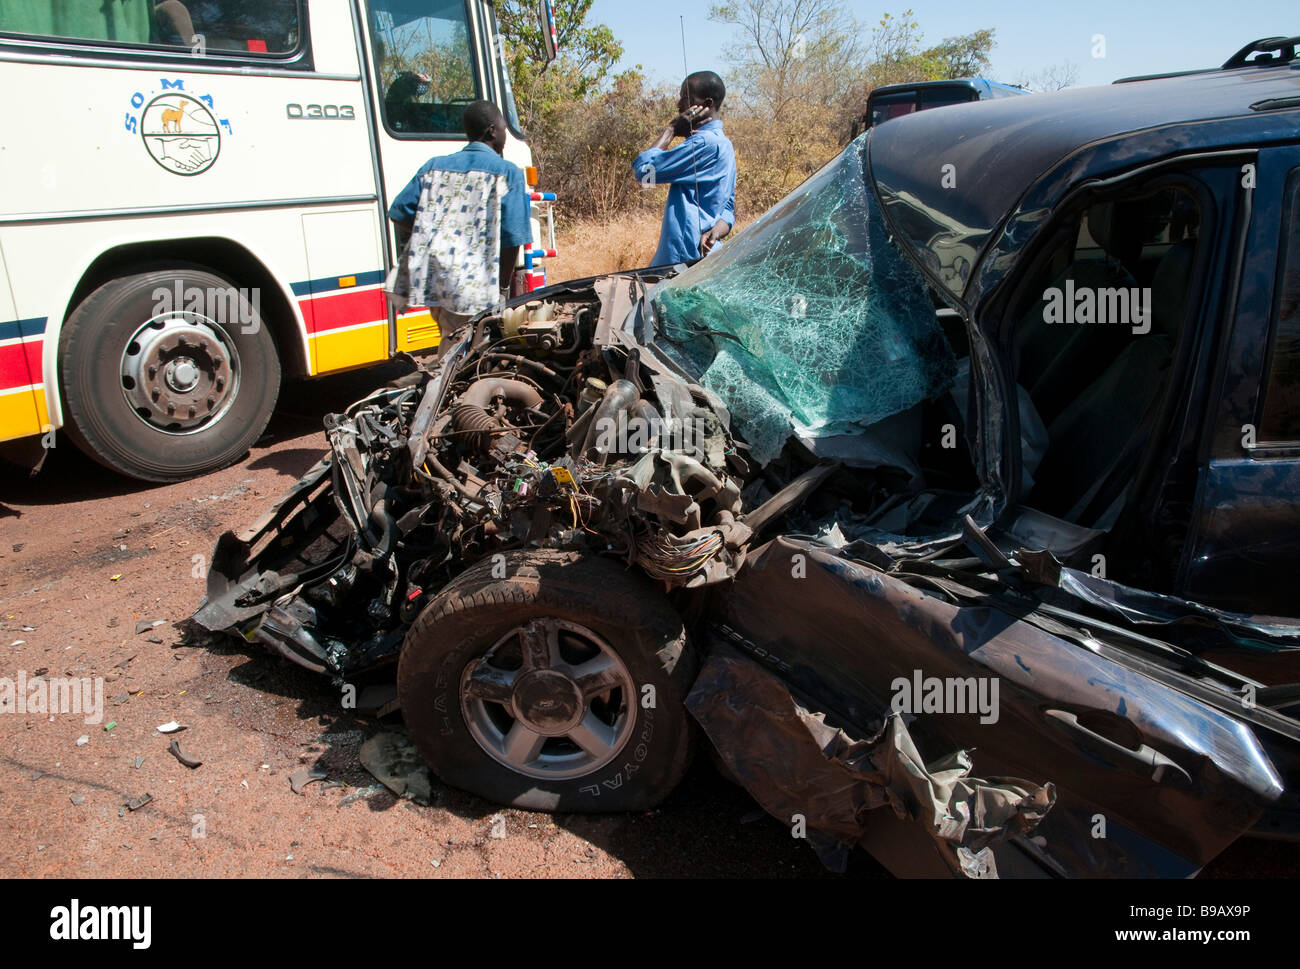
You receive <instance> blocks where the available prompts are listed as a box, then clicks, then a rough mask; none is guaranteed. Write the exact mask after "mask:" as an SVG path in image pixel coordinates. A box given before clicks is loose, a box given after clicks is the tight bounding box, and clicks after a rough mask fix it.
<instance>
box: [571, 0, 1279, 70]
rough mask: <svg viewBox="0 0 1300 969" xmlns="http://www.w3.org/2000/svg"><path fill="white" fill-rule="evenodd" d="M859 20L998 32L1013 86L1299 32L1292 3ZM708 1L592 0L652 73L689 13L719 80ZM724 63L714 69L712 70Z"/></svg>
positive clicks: (925, 12)
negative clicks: (1064, 67)
mask: <svg viewBox="0 0 1300 969" xmlns="http://www.w3.org/2000/svg"><path fill="white" fill-rule="evenodd" d="M847 6H848V7H849V9H850V10H852V12H853V14H854V15H855V16H856V17H857V18H858V20H860V21H863V22H865V23H867V24H875V23H876V22H877V21H879V20H880V17H881V14H883V13H885V12H886V11H888V12H890V13H893V14H894V15H895V16H897V15H900V14H901V13H902V12H903V11H904V10H906V9H907V8H908V7H909V6H910V7H911V9H912V11H913V13H914V14H915V16H916V20H917V21H918V23H919V24H920V26H921V31H922V32H923V34H924V39H925V41H926V42H928V43H937V42H938V41H940V40H942V39H943V38H944V37H951V36H953V35H956V34H968V33H971V32H972V31H975V30H978V29H980V28H982V27H994V28H996V29H997V46H996V47H995V48H994V49H993V72H992V79H993V80H1000V81H1006V82H1007V83H1012V82H1014V81H1015V80H1016V79H1017V77H1018V76H1019V75H1020V74H1021V73H1022V72H1024V73H1030V74H1032V73H1035V72H1037V71H1040V70H1042V69H1043V68H1046V67H1049V66H1051V65H1053V64H1059V63H1061V62H1062V61H1065V60H1069V61H1071V62H1073V63H1074V64H1075V65H1077V66H1078V68H1079V83H1080V84H1081V85H1090V84H1109V83H1110V82H1111V81H1113V80H1115V79H1116V78H1119V77H1126V76H1130V75H1133V74H1154V73H1159V72H1163V71H1177V70H1188V69H1191V68H1197V67H1217V66H1218V65H1220V64H1222V63H1223V62H1224V61H1226V60H1227V59H1228V58H1229V57H1230V56H1231V55H1232V54H1233V53H1234V52H1235V51H1236V50H1237V49H1238V48H1239V47H1242V46H1244V45H1245V44H1246V43H1247V42H1249V41H1251V40H1255V39H1256V38H1259V37H1270V36H1274V35H1277V34H1286V35H1288V36H1291V35H1295V34H1300V3H1297V2H1296V0H1246V2H1241V0H1238V2H1224V0H1180V2H1176V3H1171V2H1167V0H1166V2H1153V0H1081V2H1072V3H1066V4H1061V3H1059V2H1058V0H978V2H965V3H961V2H954V0H935V2H926V0H911V2H909V0H903V2H901V3H898V4H894V5H892V6H881V5H880V4H879V3H878V2H869V0H848V2H847ZM708 10H709V3H708V2H707V0H694V2H690V3H688V2H685V0H659V2H658V3H655V4H645V3H633V2H631V0H596V2H595V4H594V5H593V7H592V18H593V19H595V20H598V21H600V22H603V23H606V24H608V25H609V26H610V27H611V28H613V30H614V33H615V34H616V35H617V37H618V38H619V40H620V41H621V42H622V43H623V45H624V48H625V50H626V55H625V57H624V59H623V65H622V66H623V67H634V66H636V65H638V64H639V65H641V66H642V68H643V69H644V70H645V72H646V73H647V74H648V75H649V76H650V77H651V78H653V79H657V80H660V81H673V82H676V81H679V80H680V79H681V77H682V38H681V22H680V20H679V19H678V18H679V17H682V16H684V17H685V18H686V50H687V59H688V63H689V65H690V69H691V70H693V71H694V70H702V69H705V68H710V69H716V70H718V71H719V72H720V73H722V74H723V76H724V77H725V76H726V64H725V61H724V60H723V57H722V51H723V49H724V48H725V47H726V46H727V44H728V43H729V42H730V41H731V40H732V39H734V35H733V33H732V29H731V28H728V27H724V26H722V25H719V24H714V23H710V21H709V19H708ZM1096 34H1102V35H1104V36H1105V38H1106V57H1105V58H1104V59H1098V58H1094V57H1093V56H1092V49H1093V37H1094V35H1096ZM719 65H721V66H719Z"/></svg>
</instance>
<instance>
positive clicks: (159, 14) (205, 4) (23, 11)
mask: <svg viewBox="0 0 1300 969" xmlns="http://www.w3.org/2000/svg"><path fill="white" fill-rule="evenodd" d="M298 6H299V4H298V0H100V2H90V0H0V31H2V32H4V33H7V34H18V35H24V36H31V37H39V38H43V39H50V40H57V41H76V42H82V43H104V44H109V45H114V46H152V47H171V48H183V49H185V51H186V52H187V53H189V52H194V53H201V54H212V55H239V56H252V57H254V58H256V57H260V56H284V55H287V54H292V53H294V52H295V51H297V50H298V49H299V47H300V44H301V41H302V34H301V27H300V23H301V22H300V19H299V9H298Z"/></svg>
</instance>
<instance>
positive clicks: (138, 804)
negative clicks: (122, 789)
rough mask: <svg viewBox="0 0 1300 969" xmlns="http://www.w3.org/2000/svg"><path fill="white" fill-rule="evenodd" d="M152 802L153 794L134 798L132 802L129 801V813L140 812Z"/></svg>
mask: <svg viewBox="0 0 1300 969" xmlns="http://www.w3.org/2000/svg"><path fill="white" fill-rule="evenodd" d="M152 800H153V795H152V794H141V795H140V796H139V797H133V798H131V800H129V801H127V802H126V809H127V810H128V811H138V810H140V808H142V807H144V806H145V805H146V804H148V803H149V802H150V801H152Z"/></svg>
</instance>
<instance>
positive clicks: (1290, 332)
mask: <svg viewBox="0 0 1300 969" xmlns="http://www.w3.org/2000/svg"><path fill="white" fill-rule="evenodd" d="M1251 169H1252V170H1247V169H1245V168H1243V171H1242V183H1243V184H1242V188H1241V193H1242V196H1243V199H1244V200H1245V201H1246V202H1247V203H1248V207H1249V212H1250V222H1249V226H1248V229H1246V236H1245V240H1244V242H1245V248H1244V252H1245V256H1244V259H1243V260H1242V265H1241V270H1240V276H1239V278H1238V280H1237V285H1236V294H1237V298H1236V301H1235V305H1234V307H1233V314H1232V321H1231V327H1230V330H1229V332H1228V333H1227V334H1226V335H1225V339H1224V341H1223V343H1222V344H1221V350H1220V353H1219V358H1218V359H1219V373H1218V379H1217V386H1218V388H1219V393H1218V401H1217V406H1211V407H1210V409H1209V413H1210V415H1211V416H1210V418H1209V422H1208V423H1207V427H1206V431H1205V438H1206V444H1205V447H1204V448H1203V451H1202V466H1201V471H1200V478H1199V482H1198V487H1197V493H1196V499H1195V509H1194V513H1193V523H1192V528H1191V531H1190V534H1189V536H1188V541H1187V543H1186V546H1185V549H1184V553H1183V560H1182V565H1181V575H1180V579H1179V589H1180V591H1181V592H1182V593H1183V594H1184V595H1186V596H1187V597H1189V598H1192V599H1196V600H1198V601H1202V602H1206V603H1208V604H1211V605H1214V606H1218V607H1220V608H1223V609H1228V610H1232V611H1235V612H1244V613H1253V614H1265V615H1277V616H1288V617H1297V616H1300V596H1298V595H1297V594H1296V591H1295V577H1294V571H1293V570H1294V566H1295V563H1296V561H1297V560H1300V150H1297V149H1296V148H1294V147H1282V148H1272V149H1267V150H1264V151H1261V152H1260V153H1259V155H1258V160H1257V162H1256V163H1255V165H1254V166H1251Z"/></svg>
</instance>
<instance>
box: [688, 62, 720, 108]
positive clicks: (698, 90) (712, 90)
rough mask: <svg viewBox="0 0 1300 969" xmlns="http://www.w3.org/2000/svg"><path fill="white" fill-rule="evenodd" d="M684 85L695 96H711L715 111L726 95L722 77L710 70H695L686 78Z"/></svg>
mask: <svg viewBox="0 0 1300 969" xmlns="http://www.w3.org/2000/svg"><path fill="white" fill-rule="evenodd" d="M686 85H687V87H689V88H690V89H691V91H692V92H694V94H695V96H696V97H698V98H701V99H703V98H711V99H712V100H713V110H715V111H716V110H718V109H719V108H721V107H722V102H723V101H724V100H725V99H726V97H727V86H726V85H725V84H723V83H722V78H720V77H718V75H717V74H714V73H713V72H712V71H696V72H695V73H694V74H692V75H690V76H689V77H688V78H686Z"/></svg>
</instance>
